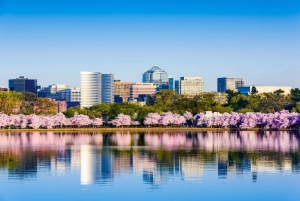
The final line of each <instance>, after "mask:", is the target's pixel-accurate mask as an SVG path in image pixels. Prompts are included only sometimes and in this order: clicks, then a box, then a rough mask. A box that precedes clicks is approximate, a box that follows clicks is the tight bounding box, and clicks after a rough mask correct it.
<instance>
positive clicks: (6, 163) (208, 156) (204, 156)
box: [0, 132, 300, 186]
mask: <svg viewBox="0 0 300 201" xmlns="http://www.w3.org/2000/svg"><path fill="white" fill-rule="evenodd" d="M299 145H300V136H299V134H297V133H293V132H265V133H257V132H240V133H230V132H219V133H216V132H176V133H162V134H153V133H147V132H146V133H136V134H130V133H128V132H125V133H122V132H117V133H105V134H101V133H86V134H79V133H70V134H69V133H54V132H47V133H39V132H33V133H23V132H22V133H0V169H1V170H2V171H7V172H8V174H7V175H8V179H9V180H24V179H25V180H26V179H38V175H39V174H53V175H65V174H68V173H70V172H75V173H78V175H80V176H79V177H80V183H81V185H91V184H105V185H106V184H110V183H113V182H114V179H115V178H117V177H121V176H122V174H125V173H128V174H134V175H140V176H141V178H142V180H143V182H144V183H145V184H151V185H153V186H159V185H162V184H165V183H167V182H168V181H170V180H172V179H174V178H175V177H180V178H181V179H182V180H184V181H191V182H194V181H198V182H199V181H201V180H202V177H203V176H204V175H205V174H208V173H209V172H210V171H215V172H216V175H215V176H216V177H218V178H219V179H228V178H230V177H232V176H233V177H238V178H239V177H243V176H244V175H251V177H252V180H253V182H256V181H259V175H260V174H263V173H270V174H272V173H280V172H284V173H299V170H300V148H299Z"/></svg>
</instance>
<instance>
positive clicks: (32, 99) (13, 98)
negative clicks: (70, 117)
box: [0, 91, 56, 115]
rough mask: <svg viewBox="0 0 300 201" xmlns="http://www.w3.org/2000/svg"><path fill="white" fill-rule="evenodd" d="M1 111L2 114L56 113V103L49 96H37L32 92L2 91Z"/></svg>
mask: <svg viewBox="0 0 300 201" xmlns="http://www.w3.org/2000/svg"><path fill="white" fill-rule="evenodd" d="M0 113H2V114H7V115H10V114H24V115H30V114H36V115H42V114H45V115H47V114H55V113H56V104H55V103H54V102H52V101H51V100H49V99H48V98H37V96H36V94H34V93H31V92H22V93H21V92H15V91H10V92H0Z"/></svg>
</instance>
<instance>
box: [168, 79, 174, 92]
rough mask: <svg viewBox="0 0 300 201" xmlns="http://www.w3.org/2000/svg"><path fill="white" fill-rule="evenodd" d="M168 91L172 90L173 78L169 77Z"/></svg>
mask: <svg viewBox="0 0 300 201" xmlns="http://www.w3.org/2000/svg"><path fill="white" fill-rule="evenodd" d="M169 90H174V78H173V77H172V76H169Z"/></svg>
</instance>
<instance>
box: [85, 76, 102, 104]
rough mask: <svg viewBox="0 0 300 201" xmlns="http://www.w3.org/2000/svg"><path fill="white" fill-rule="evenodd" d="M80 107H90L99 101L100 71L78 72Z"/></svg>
mask: <svg viewBox="0 0 300 201" xmlns="http://www.w3.org/2000/svg"><path fill="white" fill-rule="evenodd" d="M80 82H81V101H80V105H81V107H91V106H92V105H95V104H97V103H101V73H98V72H80Z"/></svg>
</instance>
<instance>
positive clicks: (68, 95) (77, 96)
mask: <svg viewBox="0 0 300 201" xmlns="http://www.w3.org/2000/svg"><path fill="white" fill-rule="evenodd" d="M57 93H58V97H59V99H63V100H65V101H67V102H80V100H81V91H80V88H69V89H63V90H60V91H58V92H57Z"/></svg>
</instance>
